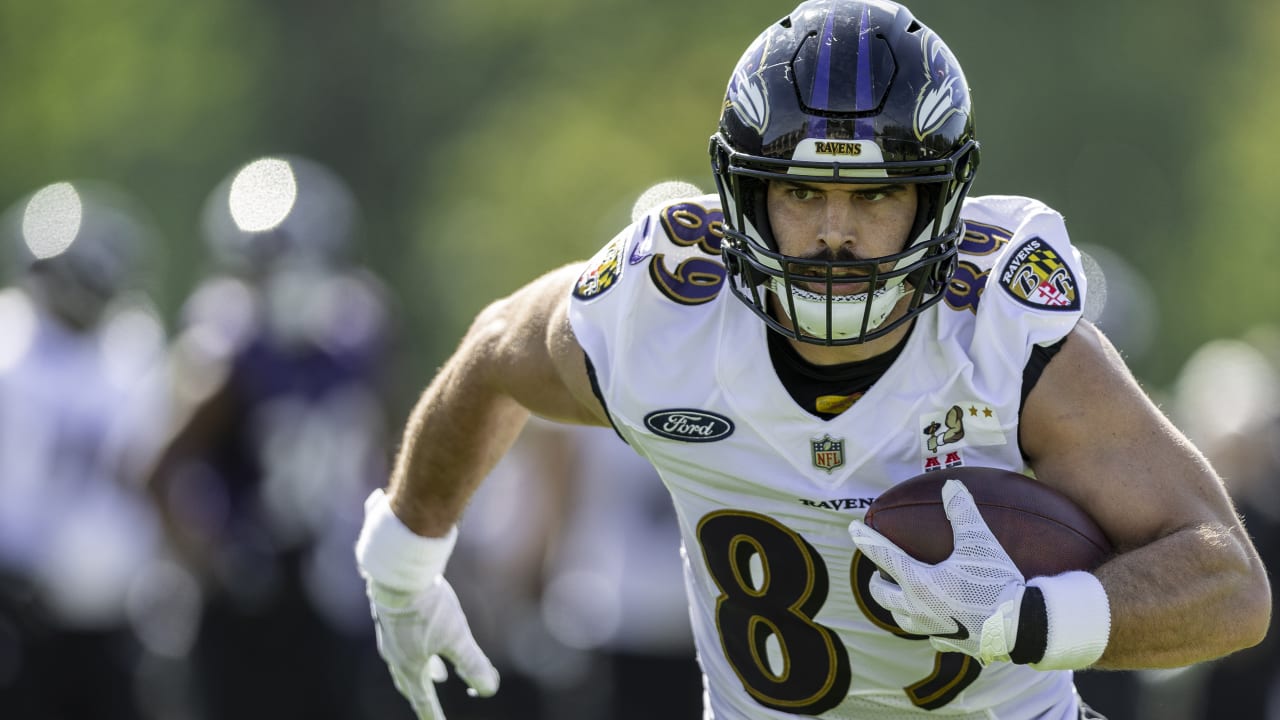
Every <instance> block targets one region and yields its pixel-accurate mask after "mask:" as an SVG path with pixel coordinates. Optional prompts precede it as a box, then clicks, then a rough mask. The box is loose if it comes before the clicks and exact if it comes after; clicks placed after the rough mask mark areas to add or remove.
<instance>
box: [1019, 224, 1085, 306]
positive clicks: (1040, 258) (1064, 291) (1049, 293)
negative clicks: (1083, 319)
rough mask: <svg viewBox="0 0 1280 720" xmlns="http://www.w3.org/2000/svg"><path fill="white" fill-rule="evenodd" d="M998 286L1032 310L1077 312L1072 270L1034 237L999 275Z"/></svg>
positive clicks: (1075, 288) (1077, 296) (1078, 290)
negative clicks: (1044, 309) (1045, 309)
mask: <svg viewBox="0 0 1280 720" xmlns="http://www.w3.org/2000/svg"><path fill="white" fill-rule="evenodd" d="M1000 284H1001V285H1002V286H1004V288H1005V289H1006V290H1008V291H1009V294H1010V295H1013V297H1014V298H1015V299H1017V301H1018V302H1020V303H1022V304H1023V305H1028V306H1030V307H1033V308H1047V309H1050V310H1079V309H1080V285H1079V284H1078V283H1077V282H1076V277H1075V275H1073V274H1072V273H1071V267H1070V266H1069V265H1067V262H1066V261H1065V260H1063V259H1062V256H1061V255H1059V254H1058V252H1057V251H1056V250H1054V249H1053V248H1051V247H1049V243H1047V242H1045V241H1044V240H1041V239H1040V238H1038V237H1033V238H1031V239H1030V240H1028V241H1026V242H1025V243H1023V244H1022V247H1020V248H1018V249H1017V250H1016V251H1015V252H1014V253H1013V255H1012V257H1010V259H1009V262H1008V263H1007V264H1006V265H1005V266H1004V270H1002V271H1001V272H1000Z"/></svg>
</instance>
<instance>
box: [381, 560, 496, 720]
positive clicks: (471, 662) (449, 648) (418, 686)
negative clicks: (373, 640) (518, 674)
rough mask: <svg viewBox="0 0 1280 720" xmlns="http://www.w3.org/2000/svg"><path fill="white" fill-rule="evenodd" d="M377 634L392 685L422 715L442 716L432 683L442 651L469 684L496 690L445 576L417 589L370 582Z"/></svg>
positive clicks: (440, 672)
mask: <svg viewBox="0 0 1280 720" xmlns="http://www.w3.org/2000/svg"><path fill="white" fill-rule="evenodd" d="M368 594H369V601H370V604H371V606H372V609H373V619H374V623H375V629H376V632H377V637H378V653H379V654H381V655H382V659H383V660H385V661H386V662H387V667H389V668H390V669H391V678H392V680H393V681H394V682H395V685H396V689H397V690H399V691H400V694H402V695H404V696H405V697H406V698H407V699H408V700H409V702H410V704H412V705H413V710H414V712H416V713H417V715H418V717H419V718H420V720H443V719H444V712H443V711H442V710H441V708H440V701H439V700H438V699H437V698H436V691H435V683H437V682H442V681H443V680H444V679H445V677H446V671H445V667H444V663H443V662H442V661H441V660H440V656H444V657H445V658H448V659H449V660H450V661H451V662H452V663H453V665H454V668H455V669H456V670H457V673H458V677H460V678H462V680H463V681H464V682H466V684H467V686H468V687H469V688H470V690H468V691H467V692H468V694H470V695H473V696H480V697H488V696H490V695H493V694H494V693H495V692H497V690H498V671H497V669H496V668H494V667H493V664H492V663H490V662H489V658H488V657H486V656H485V654H484V651H482V650H481V649H480V646H479V645H477V644H476V641H475V638H474V637H472V635H471V628H470V627H469V626H468V625H467V618H466V616H465V615H463V613H462V606H461V605H460V604H459V603H458V596H457V595H456V594H455V593H454V592H453V588H452V587H450V586H449V582H448V581H447V580H445V579H444V577H443V576H440V575H437V576H436V577H435V578H434V579H433V581H432V582H431V584H430V585H429V586H428V587H427V588H426V589H424V590H421V591H419V592H417V593H416V594H410V593H406V592H400V591H396V590H392V589H391V588H387V587H383V586H380V585H379V584H378V583H377V582H374V581H372V580H370V581H369V582H368Z"/></svg>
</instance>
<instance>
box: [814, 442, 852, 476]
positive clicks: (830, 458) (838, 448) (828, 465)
mask: <svg viewBox="0 0 1280 720" xmlns="http://www.w3.org/2000/svg"><path fill="white" fill-rule="evenodd" d="M809 446H810V449H811V450H812V452H813V466H814V467H816V468H818V469H819V470H826V471H827V474H830V473H831V471H832V470H835V469H836V468H838V467H840V466H841V465H844V439H843V438H842V439H840V440H832V439H831V436H830V435H823V436H822V439H821V440H810V441H809Z"/></svg>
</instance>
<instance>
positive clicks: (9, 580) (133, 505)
mask: <svg viewBox="0 0 1280 720" xmlns="http://www.w3.org/2000/svg"><path fill="white" fill-rule="evenodd" d="M144 217H145V214H144V213H142V212H141V210H140V209H139V208H138V207H137V206H136V205H134V204H133V203H132V202H131V201H130V200H129V199H128V198H127V197H126V196H124V195H123V194H122V193H120V192H119V191H117V190H115V189H114V188H111V187H109V186H106V185H103V184H98V183H91V182H75V183H71V182H59V183H55V184H52V185H49V186H47V187H44V188H42V189H40V190H39V191H37V192H35V193H34V194H32V195H30V196H29V197H27V198H24V199H23V200H22V201H20V202H18V203H17V204H16V205H15V206H14V207H13V208H11V209H10V210H9V211H8V212H7V213H6V214H5V216H4V227H3V235H4V242H5V243H6V245H7V247H6V248H5V250H6V251H7V252H6V255H7V256H8V257H9V258H10V259H13V260H14V262H12V263H11V267H10V268H9V269H10V270H12V271H15V273H16V277H15V278H14V279H13V284H12V285H10V286H8V287H6V288H4V289H3V290H0V328H2V329H3V331H2V332H0V717H5V718H42V719H48V720H57V719H59V718H87V717H94V718H109V719H115V718H134V717H142V716H143V713H144V710H145V709H146V708H147V707H148V706H150V705H153V704H154V703H155V702H156V701H157V700H158V698H156V697H154V696H153V697H145V696H144V697H138V696H137V695H136V694H135V689H136V688H140V687H142V686H143V685H144V684H145V680H144V678H143V677H142V673H145V672H147V668H148V665H147V663H146V662H145V661H146V660H147V659H148V658H156V657H170V658H177V657H181V656H182V655H183V654H184V653H185V652H186V651H187V650H188V649H189V647H190V643H191V638H192V635H193V632H194V618H195V616H196V613H197V612H198V603H199V597H198V593H197V591H196V588H195V585H194V583H193V582H192V580H191V579H190V577H189V576H186V575H184V574H183V573H182V572H181V570H179V569H178V567H177V566H176V565H174V564H173V563H171V562H168V561H167V560H166V558H165V555H164V549H163V546H162V544H161V539H162V535H161V533H160V531H159V524H158V522H157V519H156V516H155V514H154V513H153V512H152V508H151V505H150V503H149V501H148V498H147V497H146V495H145V493H144V492H143V491H142V487H141V482H140V480H141V471H142V469H143V467H144V466H145V463H146V462H147V459H148V458H149V456H150V454H151V453H152V452H153V451H154V450H155V448H156V442H155V438H156V437H158V435H159V431H160V429H161V428H162V427H163V422H164V419H165V415H164V413H165V410H166V401H165V383H164V382H163V377H162V374H161V372H160V371H161V369H162V367H163V362H162V360H163V357H164V332H163V329H162V325H161V323H160V321H159V320H158V317H157V314H156V312H155V310H154V308H153V307H152V305H151V303H150V300H149V299H148V297H147V295H146V294H144V293H143V292H142V291H141V289H140V286H139V284H138V282H139V277H140V272H139V271H140V267H141V266H142V265H144V264H145V263H144V262H143V261H144V259H145V258H144V253H146V252H148V251H152V252H154V250H155V248H156V243H155V238H153V237H151V231H150V230H149V224H148V223H147V222H146V221H145V220H144Z"/></svg>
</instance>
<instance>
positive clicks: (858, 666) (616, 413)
mask: <svg viewBox="0 0 1280 720" xmlns="http://www.w3.org/2000/svg"><path fill="white" fill-rule="evenodd" d="M964 218H965V233H964V237H963V241H962V242H961V245H960V255H959V262H958V269H957V272H956V274H955V276H954V278H953V279H952V280H951V282H950V284H949V286H948V290H947V291H946V295H945V298H944V300H943V301H942V302H940V303H938V304H937V305H935V306H933V307H932V308H930V309H929V310H927V311H926V312H924V313H923V314H921V315H920V316H919V317H918V318H917V319H916V321H915V322H916V327H915V329H914V331H913V332H912V333H911V335H910V337H909V338H908V340H907V341H906V342H905V344H904V346H903V348H902V352H901V355H900V356H899V357H898V359H897V360H896V361H895V362H894V363H893V365H892V366H890V367H889V368H888V370H887V371H886V372H885V373H884V375H883V376H882V377H881V378H880V379H879V380H878V381H877V382H876V383H875V384H874V385H873V386H872V387H871V388H870V389H869V390H868V391H867V392H866V394H865V395H863V396H862V398H861V399H860V400H859V401H858V402H857V403H855V404H854V405H853V406H852V407H851V408H850V409H848V410H847V411H845V412H844V413H842V414H841V415H838V416H836V417H835V418H833V419H830V420H825V421H824V420H822V419H819V418H817V417H815V416H813V415H811V414H809V413H808V412H806V411H805V410H804V409H803V408H801V407H800V406H799V405H797V404H796V403H795V402H794V401H793V400H792V398H791V396H790V395H789V394H788V393H787V390H786V389H785V388H784V387H783V386H782V384H781V382H780V381H779V380H778V377H777V375H776V373H775V371H774V369H773V367H772V365H771V363H770V361H769V353H768V349H767V339H766V333H767V332H769V331H768V329H767V328H766V327H765V325H764V323H763V322H761V321H760V320H759V318H757V317H756V316H755V315H754V314H753V313H752V312H751V311H750V310H749V309H748V308H747V307H746V305H745V304H743V303H742V302H740V301H739V300H738V299H737V298H734V297H732V294H731V293H730V292H729V290H728V289H727V288H724V287H723V286H724V283H725V281H726V278H725V271H724V267H723V265H722V263H721V259H720V240H721V235H720V231H719V225H720V224H721V223H722V222H723V214H722V212H721V209H720V204H719V199H718V197H716V196H713V195H708V196H703V197H700V198H693V199H688V200H684V201H679V202H676V203H674V204H669V205H667V206H666V207H662V208H658V209H655V210H654V211H653V212H651V213H650V214H649V215H648V216H646V217H644V218H642V219H640V220H639V221H637V222H636V223H635V224H633V225H632V226H630V227H629V228H627V229H625V230H624V231H623V232H622V233H620V234H619V235H618V236H616V237H615V238H614V239H613V240H612V241H611V242H609V243H608V244H607V245H606V246H605V247H604V248H603V249H602V250H601V251H600V252H599V253H598V254H597V255H596V256H595V257H594V258H593V259H592V260H591V262H590V263H589V264H588V266H587V268H586V270H585V272H584V273H583V275H582V276H581V277H580V279H579V281H578V283H577V285H576V286H575V287H574V289H573V291H572V294H573V297H572V299H571V308H570V322H571V323H572V327H573V330H574V332H575V334H576V335H577V338H578V341H579V342H580V343H581V345H582V347H583V349H584V350H585V351H586V354H587V356H588V358H589V359H590V362H591V364H592V366H593V367H594V370H595V375H596V383H597V390H598V392H599V394H600V396H601V398H602V400H603V401H604V402H605V405H606V407H607V408H608V411H609V413H610V417H611V419H612V421H613V423H614V426H615V428H616V429H617V431H618V433H619V434H620V435H621V436H622V437H623V438H624V439H625V440H626V441H627V442H628V443H630V445H631V446H632V447H633V448H634V449H635V450H636V451H637V452H639V453H640V454H641V455H642V456H644V457H645V458H647V459H648V460H649V461H650V462H651V463H652V464H653V465H654V466H655V467H656V468H657V470H658V473H659V475H660V476H661V478H662V481H663V482H664V483H665V484H666V486H667V488H668V490H669V491H670V493H671V496H672V498H673V501H674V504H675V508H676V512H677V515H678V518H679V524H680V530H681V533H682V540H683V546H684V556H685V584H686V590H687V594H688V599H689V603H690V614H691V618H692V623H693V628H694V634H695V638H696V643H697V650H698V658H699V661H700V663H701V666H702V669H703V672H704V674H705V676H706V686H707V707H706V709H705V713H706V717H707V718H711V717H714V718H785V717H794V716H796V715H810V716H819V717H824V718H854V717H878V718H910V717H926V716H930V717H947V718H956V717H960V718H995V717H999V718H1001V719H1002V720H1007V719H1014V718H1049V719H1051V720H1058V719H1065V718H1075V717H1076V713H1077V710H1076V707H1077V702H1078V700H1077V699H1076V697H1075V693H1074V689H1073V685H1072V680H1071V673H1070V672H1066V671H1058V672H1037V671H1035V670H1032V669H1031V668H1029V667H1026V666H1021V665H1013V664H1009V663H994V664H991V665H989V666H987V667H981V666H980V664H979V663H978V662H977V660H975V659H973V658H969V657H967V656H965V655H962V654H958V653H938V652H936V651H934V650H933V648H932V647H931V646H930V644H929V642H928V641H927V640H926V639H925V638H923V637H920V636H913V635H910V634H907V633H905V632H903V631H902V630H901V629H900V628H898V627H897V626H896V625H895V624H894V622H893V618H892V615H891V614H890V613H888V612H887V611H886V610H884V609H883V608H881V607H880V606H878V605H877V604H876V603H875V601H874V600H873V599H872V598H871V595H870V592H869V591H868V589H867V583H868V580H869V578H870V576H871V573H872V572H873V571H874V566H873V565H872V564H871V563H870V562H869V561H868V560H866V559H865V558H864V557H862V555H861V554H860V553H857V552H856V548H855V547H854V545H853V542H852V540H850V538H849V535H848V532H847V528H848V525H849V523H850V521H852V520H854V519H859V518H861V517H862V516H863V515H864V513H865V511H866V508H867V506H868V505H869V504H870V503H871V501H872V500H874V499H875V498H876V496H877V495H878V494H880V493H881V492H883V491H884V490H885V489H887V488H888V487H890V486H891V485H893V484H895V483H896V482H899V481H902V480H905V479H907V478H908V477H911V476H914V475H917V474H920V473H921V472H924V471H931V470H932V471H945V469H946V468H949V467H956V466H960V465H972V466H989V467H999V468H1008V469H1012V470H1017V471H1022V472H1027V473H1029V472H1030V470H1029V468H1028V467H1027V466H1026V464H1025V462H1024V460H1023V457H1022V454H1021V452H1020V449H1019V445H1018V414H1019V410H1020V404H1021V384H1022V372H1023V368H1024V366H1025V365H1026V363H1027V359H1028V357H1029V356H1030V354H1031V349H1032V347H1033V346H1034V345H1037V344H1040V345H1048V344H1051V343H1054V342H1056V341H1058V340H1060V339H1061V338H1062V337H1064V336H1065V335H1066V334H1067V332H1068V331H1069V330H1070V329H1071V327H1072V326H1073V325H1074V324H1075V322H1076V321H1077V319H1078V318H1079V317H1080V314H1081V308H1082V307H1083V302H1084V289H1085V288H1084V285H1083V283H1084V275H1083V272H1082V270H1081V265H1080V259H1079V255H1078V253H1077V251H1076V250H1075V249H1074V248H1073V247H1072V245H1071V243H1070V241H1069V240H1068V237H1067V233H1066V229H1065V227H1064V224H1063V221H1062V218H1061V216H1060V215H1058V214H1057V213H1056V212H1054V211H1053V210H1051V209H1050V208H1048V207H1046V206H1045V205H1043V204H1041V203H1039V202H1037V201H1035V200H1031V199H1027V198H1021V197H1012V196H989V197H982V198H975V199H971V200H969V201H968V202H967V203H966V205H965V208H964ZM601 470H602V471H604V472H608V469H607V468H602V469H601Z"/></svg>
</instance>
